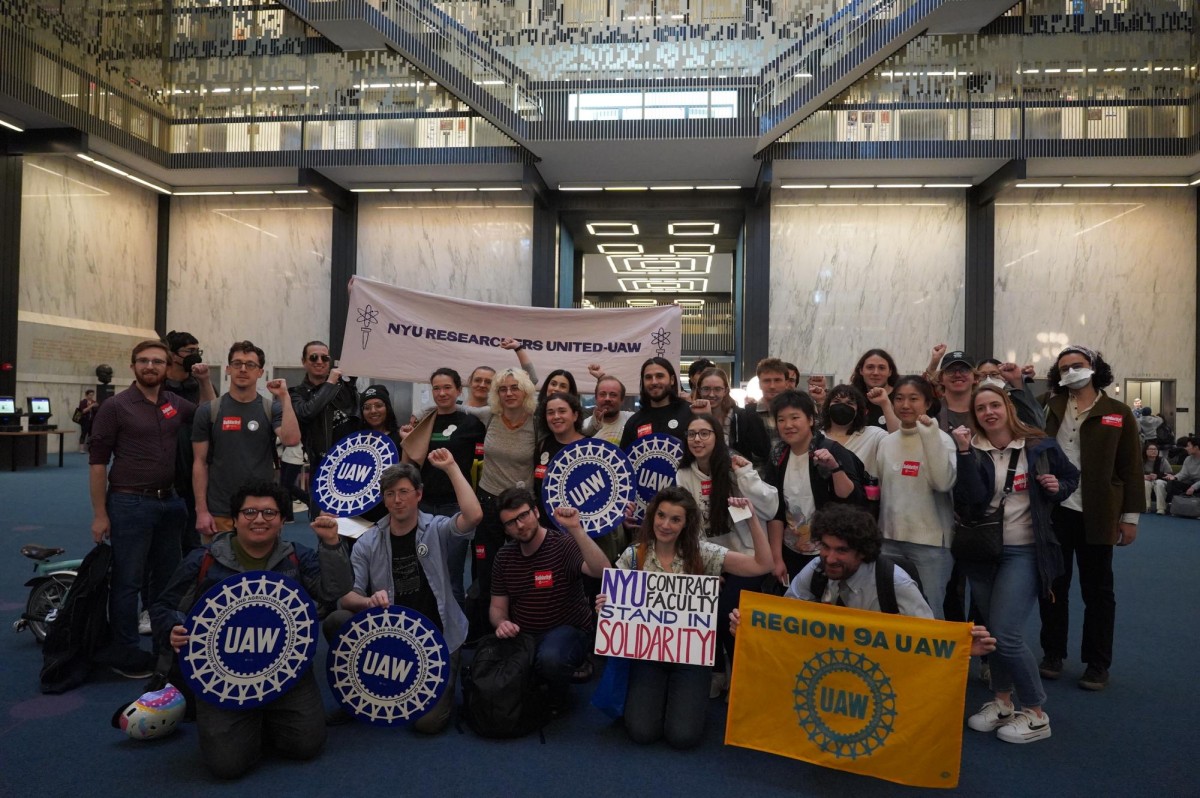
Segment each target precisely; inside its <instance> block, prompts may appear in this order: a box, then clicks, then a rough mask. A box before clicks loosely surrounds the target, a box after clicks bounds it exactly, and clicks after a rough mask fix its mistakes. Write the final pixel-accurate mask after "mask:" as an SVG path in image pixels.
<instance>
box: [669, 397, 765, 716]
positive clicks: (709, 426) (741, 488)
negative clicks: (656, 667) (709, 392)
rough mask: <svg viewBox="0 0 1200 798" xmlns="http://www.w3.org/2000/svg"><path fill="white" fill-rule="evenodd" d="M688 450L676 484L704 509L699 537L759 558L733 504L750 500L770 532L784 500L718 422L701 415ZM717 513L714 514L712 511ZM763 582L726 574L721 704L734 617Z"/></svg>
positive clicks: (720, 633) (720, 621)
mask: <svg viewBox="0 0 1200 798" xmlns="http://www.w3.org/2000/svg"><path fill="white" fill-rule="evenodd" d="M685 437H686V440H687V448H686V450H685V451H684V453H683V458H682V459H681V460H680V461H679V471H678V473H677V474H676V477H675V481H676V482H677V483H678V484H679V487H681V488H683V489H684V490H686V491H687V492H688V493H690V494H691V495H692V497H693V498H694V499H695V500H696V503H697V504H698V505H699V506H700V537H701V539H702V540H707V541H708V542H710V543H715V544H717V545H718V546H724V547H725V548H727V549H729V550H730V551H736V552H739V553H741V554H747V555H750V556H754V538H753V536H752V534H751V528H750V519H745V520H741V521H738V522H736V523H735V522H734V521H733V518H732V517H731V515H730V513H729V510H727V509H726V508H728V507H729V499H731V498H739V497H742V498H746V499H749V500H750V507H751V511H752V512H753V513H754V514H755V515H756V516H757V517H758V520H759V522H760V523H761V525H762V526H763V527H764V528H765V527H766V523H767V520H768V519H771V518H774V517H775V513H776V512H777V511H778V509H779V495H778V493H777V492H776V490H775V488H774V486H772V485H769V484H767V483H766V482H764V481H763V480H762V479H761V478H760V477H759V475H758V472H757V471H755V470H754V466H753V465H752V464H751V463H750V461H749V460H747V459H746V458H744V457H742V456H741V455H737V454H734V455H731V454H730V452H729V447H728V446H727V445H726V443H725V433H724V431H723V429H722V426H721V422H720V421H718V420H717V418H716V417H715V416H712V415H709V414H707V413H702V414H700V415H698V416H696V417H695V418H693V419H692V420H691V422H690V423H689V424H688V428H687V434H686V436H685ZM713 508H715V509H713ZM761 585H762V578H761V577H745V576H735V575H733V574H725V581H724V583H723V584H722V585H721V593H720V597H719V599H718V603H717V661H716V663H715V665H714V673H713V675H712V682H711V685H710V689H709V695H710V696H711V697H713V698H716V697H717V696H718V695H720V694H721V691H722V690H725V689H727V688H728V686H729V678H728V674H729V672H730V671H731V670H732V667H727V666H726V656H727V657H728V658H729V659H728V665H729V666H732V664H733V635H731V634H730V633H729V612H730V611H731V610H732V609H733V608H734V607H736V606H737V605H738V602H739V601H740V600H741V595H742V590H745V589H749V590H758V589H759V587H760V586H761Z"/></svg>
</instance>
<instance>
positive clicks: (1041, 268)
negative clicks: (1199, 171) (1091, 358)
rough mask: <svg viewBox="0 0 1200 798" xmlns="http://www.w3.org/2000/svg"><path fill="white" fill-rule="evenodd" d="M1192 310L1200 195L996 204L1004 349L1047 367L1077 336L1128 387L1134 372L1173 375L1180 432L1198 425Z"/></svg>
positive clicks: (1054, 196) (1057, 196)
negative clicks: (1100, 354) (1183, 410)
mask: <svg viewBox="0 0 1200 798" xmlns="http://www.w3.org/2000/svg"><path fill="white" fill-rule="evenodd" d="M1195 317H1196V205H1195V192H1194V191H1192V190H1189V189H1181V188H1179V189H1080V190H1071V191H1068V190H1062V189H1054V190H1035V189H1024V190H1022V189H1013V190H1011V191H1009V192H1006V193H1005V194H1003V195H1002V196H1000V197H999V198H998V199H997V200H996V328H995V335H996V348H997V350H998V353H1004V355H1005V356H1006V357H1011V358H1015V359H1016V360H1017V361H1019V362H1033V363H1035V364H1036V365H1037V367H1038V370H1039V372H1043V373H1044V370H1045V369H1046V368H1047V367H1048V366H1049V363H1050V361H1051V360H1052V359H1053V358H1054V357H1055V356H1056V355H1057V353H1058V352H1059V350H1061V349H1062V347H1063V346H1064V345H1065V344H1067V343H1080V344H1084V345H1086V346H1090V347H1092V348H1095V349H1099V350H1101V351H1102V352H1103V353H1104V356H1105V359H1106V360H1107V361H1108V362H1109V363H1110V364H1111V365H1112V367H1113V371H1114V373H1115V375H1116V378H1117V382H1116V384H1115V385H1116V386H1120V388H1121V391H1122V392H1123V393H1124V392H1125V391H1126V390H1127V389H1126V387H1125V380H1126V379H1130V378H1139V377H1149V378H1162V379H1174V380H1176V381H1177V382H1176V387H1177V397H1176V403H1177V405H1178V406H1180V407H1187V408H1190V409H1191V411H1192V412H1191V413H1189V414H1185V415H1181V416H1180V417H1179V418H1178V419H1177V423H1176V429H1177V430H1180V431H1181V433H1182V432H1183V431H1188V430H1192V429H1193V428H1194V427H1195V424H1196V415H1195V409H1196V408H1195V402H1196V397H1195V395H1194V394H1195V351H1196V335H1195ZM1111 391H1112V389H1110V392H1111ZM1114 395H1115V393H1114ZM1154 410H1155V411H1157V410H1158V408H1157V407H1155V408H1154Z"/></svg>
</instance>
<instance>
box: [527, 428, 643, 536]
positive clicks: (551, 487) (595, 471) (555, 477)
mask: <svg viewBox="0 0 1200 798" xmlns="http://www.w3.org/2000/svg"><path fill="white" fill-rule="evenodd" d="M541 498H542V504H543V505H544V506H545V507H546V514H547V515H548V516H549V517H551V518H553V517H554V511H555V510H556V509H557V508H559V507H574V508H575V509H576V510H578V511H579V520H580V523H581V524H582V525H583V530H584V531H585V532H587V533H588V534H589V535H591V536H592V537H594V538H598V537H602V536H604V535H607V534H608V533H609V532H612V531H613V530H614V529H616V528H617V527H618V526H620V525H621V520H622V518H624V516H625V505H627V504H629V501H630V499H632V498H633V472H632V469H630V467H629V458H628V457H626V456H625V452H623V451H621V448H620V447H619V446H616V445H614V444H611V443H609V442H608V441H605V440H601V439H600V438H584V439H583V440H580V441H576V442H575V443H569V444H567V445H566V446H564V447H563V448H562V449H560V450H559V452H558V454H556V455H554V459H552V460H551V461H550V464H549V466H547V468H546V476H545V477H544V478H543V479H542V497H541Z"/></svg>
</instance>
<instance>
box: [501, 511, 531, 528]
mask: <svg viewBox="0 0 1200 798" xmlns="http://www.w3.org/2000/svg"><path fill="white" fill-rule="evenodd" d="M531 515H533V508H532V507H531V508H529V509H528V510H526V511H525V512H523V513H518V514H517V515H514V516H513V517H512V518H510V519H508V520H507V521H505V522H504V528H505V529H516V528H517V524H519V523H521V522H522V521H524V520H525V519H526V518H528V517H529V516H531Z"/></svg>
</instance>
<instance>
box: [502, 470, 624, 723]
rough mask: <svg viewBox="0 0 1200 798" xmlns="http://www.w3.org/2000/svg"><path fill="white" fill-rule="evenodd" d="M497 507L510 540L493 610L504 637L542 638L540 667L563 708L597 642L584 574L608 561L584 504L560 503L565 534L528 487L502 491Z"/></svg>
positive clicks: (595, 573) (555, 705)
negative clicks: (588, 526) (546, 518)
mask: <svg viewBox="0 0 1200 798" xmlns="http://www.w3.org/2000/svg"><path fill="white" fill-rule="evenodd" d="M496 507H497V509H498V511H499V515H500V523H501V524H502V525H503V526H504V531H505V533H506V534H507V535H508V536H509V537H510V538H511V540H510V541H509V542H508V543H506V544H505V545H504V546H503V548H501V549H500V551H499V552H497V554H496V562H495V565H494V566H493V569H492V603H491V607H490V608H489V612H488V617H489V620H491V622H492V626H493V627H495V629H496V636H497V637H501V638H505V637H516V636H517V635H518V634H529V635H533V636H534V637H535V638H536V639H537V654H536V656H535V659H534V668H535V670H536V671H537V674H538V676H539V677H540V678H541V679H543V680H544V681H545V682H546V683H547V684H548V685H549V688H550V705H551V708H552V709H554V710H561V709H562V708H563V706H564V705H565V703H566V697H567V688H568V686H569V685H570V683H571V676H572V674H574V672H575V671H576V670H577V669H579V668H580V667H581V666H582V665H583V663H584V660H585V659H586V658H587V656H588V653H589V652H590V651H591V644H592V629H593V626H594V624H593V621H594V616H593V614H592V607H591V605H590V604H589V602H588V599H587V595H586V594H585V593H584V590H583V582H582V580H581V578H580V575H581V574H587V575H588V576H590V577H593V578H595V579H599V578H600V577H601V576H602V575H603V574H604V569H605V568H608V567H609V561H608V558H607V557H606V556H604V552H602V551H601V550H600V547H599V546H597V545H596V542H595V541H594V540H592V539H591V538H590V537H588V535H587V533H586V532H584V531H583V526H582V525H581V524H580V520H579V512H578V511H577V510H574V509H572V508H562V507H560V508H559V509H558V510H556V511H555V513H554V518H555V520H556V521H557V522H558V523H559V524H561V525H562V526H563V527H564V528H565V529H566V530H567V533H566V534H564V533H562V532H559V531H558V530H556V529H546V528H544V527H542V526H541V524H539V523H538V512H537V501H536V500H535V499H534V498H533V494H532V493H530V492H529V491H528V490H527V489H525V488H523V487H516V488H509V489H508V490H506V491H504V492H503V493H501V494H500V496H499V497H498V498H497V499H496Z"/></svg>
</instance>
